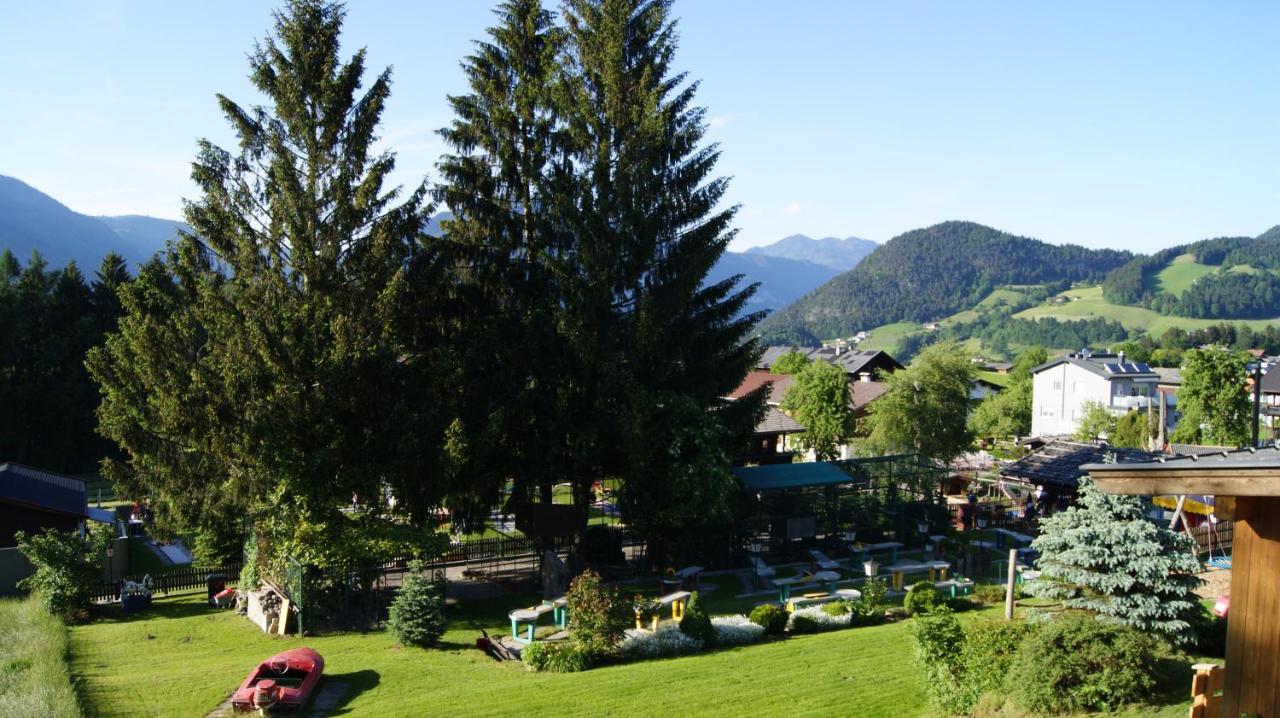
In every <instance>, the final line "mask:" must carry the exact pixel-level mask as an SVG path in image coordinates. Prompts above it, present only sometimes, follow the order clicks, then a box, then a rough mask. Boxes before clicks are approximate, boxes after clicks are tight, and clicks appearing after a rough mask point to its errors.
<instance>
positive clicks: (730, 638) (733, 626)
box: [711, 616, 764, 646]
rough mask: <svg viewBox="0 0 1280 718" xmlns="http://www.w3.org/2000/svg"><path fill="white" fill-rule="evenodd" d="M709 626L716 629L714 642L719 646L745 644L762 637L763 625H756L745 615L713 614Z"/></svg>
mask: <svg viewBox="0 0 1280 718" xmlns="http://www.w3.org/2000/svg"><path fill="white" fill-rule="evenodd" d="M711 626H712V627H713V628H715V629H716V644H717V645H720V646H745V645H747V644H748V643H755V642H756V641H758V640H760V639H761V638H763V637H764V626H757V625H756V624H754V623H752V622H751V619H749V618H747V617H746V616H715V617H714V618H712V619H711Z"/></svg>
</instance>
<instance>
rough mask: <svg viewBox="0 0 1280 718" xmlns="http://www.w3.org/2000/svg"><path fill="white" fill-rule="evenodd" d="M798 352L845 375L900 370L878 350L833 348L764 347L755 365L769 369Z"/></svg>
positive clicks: (891, 359)
mask: <svg viewBox="0 0 1280 718" xmlns="http://www.w3.org/2000/svg"><path fill="white" fill-rule="evenodd" d="M793 351H795V352H800V353H801V354H804V355H805V356H806V357H808V358H809V359H811V360H813V361H825V362H829V363H831V364H835V365H836V366H838V367H840V368H841V369H844V371H845V373H846V374H855V375H856V374H858V373H860V372H864V371H869V372H873V373H874V372H894V371H898V370H899V369H901V368H902V365H901V364H899V363H898V361H897V360H896V359H894V358H893V357H891V356H889V355H888V354H887V353H885V352H883V351H880V350H878V349H862V350H859V349H836V348H834V347H791V346H770V347H765V349H764V353H763V354H761V355H760V361H758V362H756V365H757V366H759V367H760V368H762V369H770V368H772V367H773V365H774V363H775V362H777V361H778V359H779V358H781V357H782V356H783V355H784V354H788V353H790V352H793Z"/></svg>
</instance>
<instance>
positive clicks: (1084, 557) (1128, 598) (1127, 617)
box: [1027, 476, 1203, 645]
mask: <svg viewBox="0 0 1280 718" xmlns="http://www.w3.org/2000/svg"><path fill="white" fill-rule="evenodd" d="M1031 546H1032V548H1034V549H1035V550H1036V551H1038V552H1039V553H1040V558H1038V559H1037V560H1036V567H1037V568H1039V569H1040V571H1041V574H1040V578H1039V579H1037V580H1035V581H1032V582H1031V583H1029V584H1028V585H1027V590H1028V592H1030V593H1031V594H1033V595H1036V596H1040V597H1042V598H1049V599H1054V600H1057V601H1061V602H1062V605H1063V606H1065V607H1066V608H1076V609H1083V610H1086V611H1092V612H1093V613H1095V614H1097V615H1098V616H1100V617H1102V618H1104V619H1107V620H1112V621H1117V622H1119V623H1123V624H1126V625H1128V626H1132V627H1134V628H1137V629H1139V630H1142V631H1150V632H1154V633H1158V634H1160V635H1162V636H1163V637H1165V638H1166V639H1167V640H1169V641H1171V642H1172V643H1174V644H1178V645H1185V644H1186V643H1188V642H1189V641H1191V640H1192V639H1193V636H1192V635H1191V628H1192V626H1193V625H1195V622H1196V620H1197V618H1198V617H1199V616H1200V615H1201V614H1202V612H1203V609H1202V608H1201V607H1200V604H1199V602H1198V600H1197V599H1196V596H1195V593H1194V589H1195V587H1196V586H1198V585H1199V584H1200V579H1199V578H1197V577H1196V575H1195V574H1196V572H1197V571H1198V570H1199V563H1198V562H1197V561H1196V559H1195V557H1194V556H1193V555H1192V553H1191V548H1192V545H1191V539H1189V538H1187V537H1186V536H1184V535H1182V534H1179V533H1176V532H1174V531H1171V530H1169V529H1168V528H1166V527H1164V526H1160V525H1157V524H1156V523H1154V522H1152V521H1150V520H1148V519H1147V518H1146V517H1145V516H1143V513H1142V504H1141V502H1140V501H1139V500H1138V499H1137V498H1136V497H1133V496H1112V495H1107V494H1104V493H1102V492H1101V491H1099V490H1098V488H1097V486H1095V485H1094V483H1093V481H1092V480H1090V479H1089V478H1088V477H1087V476H1086V477H1081V478H1080V491H1079V493H1078V494H1077V497H1076V503H1075V505H1074V506H1072V507H1071V508H1068V509H1067V510H1065V511H1059V512H1058V513H1056V514H1054V515H1052V516H1049V517H1048V518H1045V519H1042V520H1041V522H1040V536H1039V537H1038V538H1037V539H1036V540H1035V541H1034V542H1033V543H1032V544H1031Z"/></svg>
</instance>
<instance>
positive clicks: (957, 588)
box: [934, 578, 973, 598]
mask: <svg viewBox="0 0 1280 718" xmlns="http://www.w3.org/2000/svg"><path fill="white" fill-rule="evenodd" d="M934 585H935V586H937V587H938V588H941V589H945V590H948V591H950V593H951V597H952V598H956V597H959V596H968V595H969V594H971V593H973V581H972V580H971V579H967V578H962V579H951V580H949V581H939V582H937V583H936V584H934Z"/></svg>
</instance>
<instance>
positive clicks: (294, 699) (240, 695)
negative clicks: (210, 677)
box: [231, 648, 324, 713]
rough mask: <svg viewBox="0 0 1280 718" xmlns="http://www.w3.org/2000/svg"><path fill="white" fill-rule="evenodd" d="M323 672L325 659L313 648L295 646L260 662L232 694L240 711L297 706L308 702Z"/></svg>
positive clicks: (233, 702)
mask: <svg viewBox="0 0 1280 718" xmlns="http://www.w3.org/2000/svg"><path fill="white" fill-rule="evenodd" d="M323 673H324V659H323V658H321V657H320V654H319V653H316V652H315V651H313V650H311V649H310V648H294V649H292V650H288V651H285V652H284V653H278V654H276V655H274V656H272V657H271V658H268V659H267V660H265V661H263V662H262V663H259V664H258V667H257V668H255V669H253V671H251V672H250V673H249V677H248V678H245V679H244V683H241V684H240V688H238V689H237V690H236V692H235V693H234V694H232V696H231V705H232V706H233V707H234V708H235V709H236V710H238V711H252V710H258V711H262V712H263V713H266V712H267V711H269V710H276V709H284V710H289V709H297V708H301V707H302V706H304V705H306V704H307V701H308V700H310V699H311V695H312V694H313V693H315V689H316V685H317V684H319V683H320V676H321V675H322V674H323Z"/></svg>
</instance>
